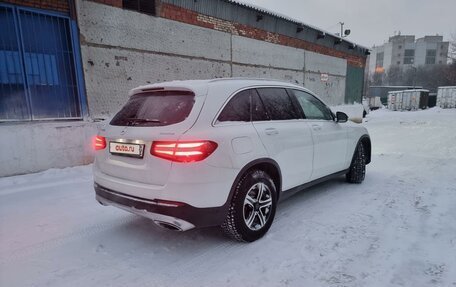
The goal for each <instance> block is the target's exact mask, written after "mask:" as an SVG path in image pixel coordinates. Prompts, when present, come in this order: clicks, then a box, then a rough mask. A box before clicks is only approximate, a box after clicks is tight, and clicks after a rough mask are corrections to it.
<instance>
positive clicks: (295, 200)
mask: <svg viewBox="0 0 456 287" xmlns="http://www.w3.org/2000/svg"><path fill="white" fill-rule="evenodd" d="M356 186H357V185H352V184H348V183H346V182H345V180H344V178H343V177H340V178H335V179H331V180H328V181H326V182H323V183H320V184H317V185H315V186H312V187H310V188H307V189H304V190H302V191H299V192H297V193H296V194H294V195H292V196H290V197H287V198H286V199H284V200H283V201H281V202H280V203H279V205H278V209H277V213H276V217H275V220H274V224H280V222H278V221H281V218H282V217H287V216H288V213H293V212H295V211H296V210H299V207H305V206H306V205H309V204H311V202H310V201H314V200H318V199H319V198H322V197H324V196H327V195H329V194H333V193H339V192H344V189H352V188H354V187H356ZM129 216H130V219H131V220H128V221H125V222H124V223H122V224H120V225H118V226H116V227H115V228H114V229H113V230H111V232H112V234H110V236H120V237H123V238H124V239H125V240H127V241H128V242H129V244H131V245H135V244H146V245H151V246H162V247H165V248H167V247H169V248H175V247H176V246H180V247H183V248H185V246H188V245H191V246H192V247H195V246H199V245H206V244H209V245H212V244H216V245H217V244H221V243H226V242H234V241H232V240H231V239H229V238H228V237H226V236H224V234H223V232H222V231H221V229H220V228H219V227H209V228H198V229H192V230H189V231H185V232H178V231H171V230H167V229H164V228H161V227H159V226H157V225H156V224H155V223H153V221H152V220H150V219H147V218H143V217H140V216H137V215H129ZM274 224H273V227H274Z"/></svg>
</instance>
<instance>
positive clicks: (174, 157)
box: [150, 141, 218, 162]
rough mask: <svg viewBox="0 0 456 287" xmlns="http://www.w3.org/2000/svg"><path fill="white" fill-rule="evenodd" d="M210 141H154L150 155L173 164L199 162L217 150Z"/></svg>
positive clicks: (215, 144)
mask: <svg viewBox="0 0 456 287" xmlns="http://www.w3.org/2000/svg"><path fill="white" fill-rule="evenodd" d="M217 146H218V145H217V143H215V142H212V141H182V142H181V141H154V142H153V143H152V147H151V149H150V153H151V154H152V155H154V156H156V157H159V158H163V159H167V160H171V161H175V162H195V161H201V160H203V159H205V158H207V157H208V156H210V155H211V154H212V153H213V152H214V151H215V149H216V148H217Z"/></svg>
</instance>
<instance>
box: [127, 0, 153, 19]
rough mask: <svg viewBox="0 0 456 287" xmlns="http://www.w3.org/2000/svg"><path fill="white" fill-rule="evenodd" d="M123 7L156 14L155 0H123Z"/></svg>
mask: <svg viewBox="0 0 456 287" xmlns="http://www.w3.org/2000/svg"><path fill="white" fill-rule="evenodd" d="M122 7H123V8H124V9H128V10H134V11H138V12H141V13H145V14H149V15H155V1H154V0H122Z"/></svg>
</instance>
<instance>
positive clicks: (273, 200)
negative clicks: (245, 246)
mask: <svg viewBox="0 0 456 287" xmlns="http://www.w3.org/2000/svg"><path fill="white" fill-rule="evenodd" d="M276 205H277V189H276V187H275V185H274V182H273V181H272V179H271V178H270V176H269V175H268V174H267V173H265V172H264V171H262V170H252V171H250V172H248V173H247V174H246V175H245V176H244V177H243V178H242V179H241V180H240V181H239V183H238V185H237V186H236V189H235V190H234V196H233V199H232V202H231V206H230V208H229V211H228V215H227V217H226V219H225V221H224V223H223V224H222V229H223V231H224V232H225V233H226V234H227V235H228V236H230V237H232V238H234V239H236V240H238V241H243V242H252V241H255V240H257V239H259V238H261V237H263V235H264V234H266V232H267V231H268V230H269V228H270V227H271V224H272V221H273V220H274V216H275V211H276Z"/></svg>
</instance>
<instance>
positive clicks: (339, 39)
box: [334, 38, 342, 45]
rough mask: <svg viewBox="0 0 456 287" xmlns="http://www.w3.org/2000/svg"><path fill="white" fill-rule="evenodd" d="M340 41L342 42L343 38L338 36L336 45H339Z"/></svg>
mask: <svg viewBox="0 0 456 287" xmlns="http://www.w3.org/2000/svg"><path fill="white" fill-rule="evenodd" d="M340 43H342V38H336V40H334V45H339V44H340Z"/></svg>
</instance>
